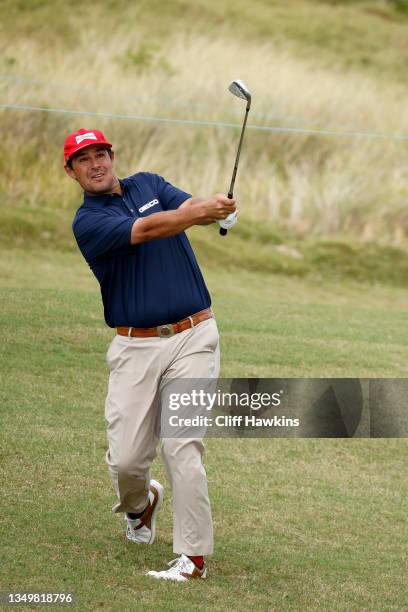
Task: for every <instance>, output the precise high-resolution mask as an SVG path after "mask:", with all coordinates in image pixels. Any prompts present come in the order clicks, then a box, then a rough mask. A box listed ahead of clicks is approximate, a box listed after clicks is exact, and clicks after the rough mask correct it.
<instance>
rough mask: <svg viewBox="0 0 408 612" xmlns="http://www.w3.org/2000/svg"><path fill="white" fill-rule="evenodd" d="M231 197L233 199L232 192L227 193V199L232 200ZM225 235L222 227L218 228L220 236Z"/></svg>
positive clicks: (225, 231) (226, 231)
mask: <svg viewBox="0 0 408 612" xmlns="http://www.w3.org/2000/svg"><path fill="white" fill-rule="evenodd" d="M233 197H234V194H233V193H232V191H229V192H228V198H229V199H230V200H232V198H233ZM227 233H228V230H226V229H224V228H223V227H220V236H226V235H227Z"/></svg>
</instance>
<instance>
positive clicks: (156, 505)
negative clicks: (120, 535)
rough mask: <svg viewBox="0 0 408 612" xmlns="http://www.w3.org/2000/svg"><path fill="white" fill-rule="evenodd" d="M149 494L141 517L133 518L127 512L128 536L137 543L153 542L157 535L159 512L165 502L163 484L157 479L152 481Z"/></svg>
mask: <svg viewBox="0 0 408 612" xmlns="http://www.w3.org/2000/svg"><path fill="white" fill-rule="evenodd" d="M148 496H149V504H148V506H147V508H146V510H145V511H144V512H143V514H142V516H141V517H140V518H138V519H134V520H132V519H130V518H129V517H128V515H127V514H126V513H125V520H126V522H127V528H126V537H127V539H128V540H130V541H131V542H136V544H153V542H154V539H155V537H156V519H157V513H158V511H159V510H160V508H161V505H162V503H163V486H162V485H161V484H160V483H159V482H157V480H151V481H150V489H149V494H148Z"/></svg>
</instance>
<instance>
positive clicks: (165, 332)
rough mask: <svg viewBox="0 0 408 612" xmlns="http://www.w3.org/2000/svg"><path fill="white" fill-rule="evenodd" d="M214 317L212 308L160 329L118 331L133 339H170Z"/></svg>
mask: <svg viewBox="0 0 408 612" xmlns="http://www.w3.org/2000/svg"><path fill="white" fill-rule="evenodd" d="M213 316H214V315H213V312H212V310H211V308H206V309H205V310H200V312H196V313H195V314H193V315H191V316H190V317H187V318H186V319H183V320H182V321H178V322H177V323H169V324H167V325H158V327H117V328H116V331H117V333H118V334H119V335H120V336H129V337H132V338H153V337H154V336H157V337H159V338H169V337H170V336H174V334H179V333H180V332H182V331H185V330H186V329H190V328H191V327H195V326H196V325H198V324H199V323H202V322H203V321H206V320H207V319H211V318H212V317H213Z"/></svg>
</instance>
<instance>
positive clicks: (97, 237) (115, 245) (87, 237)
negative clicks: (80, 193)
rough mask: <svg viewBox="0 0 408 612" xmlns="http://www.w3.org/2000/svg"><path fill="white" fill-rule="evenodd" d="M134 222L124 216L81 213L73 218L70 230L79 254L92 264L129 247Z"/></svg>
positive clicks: (93, 212) (91, 212)
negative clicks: (79, 251) (100, 258)
mask: <svg viewBox="0 0 408 612" xmlns="http://www.w3.org/2000/svg"><path fill="white" fill-rule="evenodd" d="M134 222H135V219H133V218H131V217H127V216H125V215H123V216H111V215H108V214H106V213H103V212H99V211H98V212H96V211H94V210H91V211H89V212H88V211H87V212H86V213H85V212H83V211H82V214H78V215H77V216H76V217H75V219H74V222H73V224H72V229H73V232H74V236H75V238H76V241H77V243H78V246H79V248H80V250H81V253H82V254H83V256H84V257H85V259H86V260H87V261H88V262H92V261H94V260H95V259H97V258H99V257H103V256H106V255H109V254H110V253H115V252H118V251H120V250H122V249H124V248H126V247H129V246H130V244H131V243H130V238H131V231H132V226H133V224H134Z"/></svg>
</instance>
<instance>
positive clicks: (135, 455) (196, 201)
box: [64, 129, 236, 582]
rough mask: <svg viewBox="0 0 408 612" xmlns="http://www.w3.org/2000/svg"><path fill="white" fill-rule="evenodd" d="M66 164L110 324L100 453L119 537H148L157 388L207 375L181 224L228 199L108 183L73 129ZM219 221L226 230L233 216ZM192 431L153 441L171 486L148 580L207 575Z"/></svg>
mask: <svg viewBox="0 0 408 612" xmlns="http://www.w3.org/2000/svg"><path fill="white" fill-rule="evenodd" d="M64 159H65V166H64V167H65V171H66V172H67V174H68V175H69V176H70V177H71V178H73V179H75V180H76V181H78V183H79V184H80V186H81V187H82V189H83V190H84V201H83V204H82V205H81V206H80V208H79V209H78V211H77V213H76V215H75V218H74V221H73V231H74V234H75V238H76V240H77V243H78V246H79V248H80V250H81V253H82V255H83V256H84V258H85V259H86V261H87V262H88V264H89V266H90V268H91V270H92V272H93V273H94V274H95V276H96V278H97V279H98V281H99V283H100V286H101V293H102V300H103V306H104V314H105V321H106V323H107V324H108V325H109V327H113V328H115V329H116V335H115V337H114V338H113V340H112V342H111V344H110V346H109V349H108V353H107V362H108V366H109V370H110V377H109V386H108V394H107V398H106V405H105V417H106V421H107V436H108V442H109V449H108V451H107V454H106V461H107V464H108V467H109V472H110V475H111V478H112V481H113V485H114V488H115V491H116V495H117V498H118V502H117V503H116V504H115V506H114V507H113V511H114V512H124V513H125V518H126V535H127V537H128V539H129V540H131V541H132V542H135V543H136V544H141V545H142V544H153V542H154V539H155V535H156V520H157V513H158V511H159V509H160V506H161V504H162V501H163V486H162V485H161V484H160V483H159V482H157V481H156V480H153V479H152V478H151V477H150V466H151V463H152V461H153V459H154V457H155V456H156V446H157V445H158V442H159V433H158V427H157V417H158V414H159V409H160V406H159V396H160V391H161V389H162V387H163V385H164V384H165V381H166V379H169V378H207V379H208V378H216V377H218V374H219V338H218V330H217V325H216V322H215V319H214V315H213V313H212V311H211V308H210V305H211V299H210V296H209V293H208V291H207V288H206V286H205V283H204V279H203V277H202V275H201V272H200V269H199V267H198V264H197V261H196V259H195V256H194V253H193V250H192V248H191V245H190V243H189V241H188V238H187V236H186V234H185V233H184V230H186V229H187V228H189V227H191V226H193V225H209V224H211V223H214V222H220V221H221V223H220V225H221V227H222V226H223V223H225V222H224V221H223V220H225V219H226V218H227V217H228V216H229V215H231V213H234V211H235V200H234V199H232V198H228V197H226V196H225V195H222V194H219V193H217V194H216V195H214V196H213V197H212V198H207V199H206V198H201V197H191V195H190V194H188V193H186V192H185V191H182V190H180V189H177V188H176V187H173V186H172V185H171V184H170V183H168V182H167V181H166V180H165V179H163V178H162V177H161V176H158V175H157V174H151V173H148V172H138V173H137V174H134V175H132V176H130V177H128V178H125V179H118V177H117V176H116V174H115V172H114V168H113V161H114V152H113V150H112V145H111V144H110V143H109V142H108V141H107V140H106V138H105V136H104V135H103V133H102V132H100V131H99V130H94V129H89V130H87V129H80V130H78V131H77V132H75V133H73V134H70V135H69V136H68V137H67V138H66V141H65V146H64ZM231 218H232V221H231V222H230V221H229V220H228V221H227V229H229V228H230V227H232V225H233V224H234V223H235V222H236V215H231V217H230V219H231ZM203 449H204V447H203V443H202V440H201V439H192V438H179V439H164V440H163V444H162V456H163V460H164V464H165V466H166V470H167V474H168V478H169V481H170V483H171V487H172V492H173V519H174V527H173V547H174V552H175V553H176V554H177V555H179V556H178V558H177V559H175V560H174V561H172V562H171V563H170V564H169V565H170V566H171V567H170V569H167V570H166V571H150V572H148V574H147V575H148V576H153V577H155V578H158V579H165V580H175V581H179V582H184V581H186V580H188V579H190V578H206V576H207V568H206V564H205V562H204V556H206V555H210V554H212V552H213V527H212V518H211V508H210V501H209V498H208V490H207V478H206V473H205V470H204V467H203V464H202V455H203Z"/></svg>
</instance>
